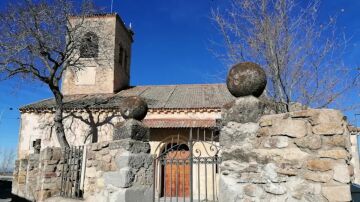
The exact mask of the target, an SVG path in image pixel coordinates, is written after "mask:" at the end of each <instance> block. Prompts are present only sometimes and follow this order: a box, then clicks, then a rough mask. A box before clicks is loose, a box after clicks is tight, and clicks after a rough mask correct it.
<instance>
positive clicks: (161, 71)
mask: <svg viewBox="0 0 360 202" xmlns="http://www.w3.org/2000/svg"><path fill="white" fill-rule="evenodd" d="M9 1H10V0H1V1H0V10H3V9H4V6H5V5H6V3H7V2H9ZM222 1H223V0H151V1H149V0H114V9H113V10H114V12H117V13H119V14H120V15H121V16H122V18H123V20H124V21H125V23H126V24H129V23H131V24H132V27H133V29H134V31H135V42H134V44H133V52H132V61H131V85H147V84H184V83H219V82H223V81H224V79H225V76H224V73H225V72H226V68H227V67H225V66H224V65H223V64H222V63H221V62H220V61H219V60H217V59H216V58H214V56H213V55H212V53H211V52H210V51H209V48H211V45H210V44H209V41H210V40H218V39H219V36H218V35H217V33H216V30H215V26H214V25H213V24H212V22H211V20H210V9H211V8H216V7H218V6H219V4H220V2H222ZM110 2H111V0H95V3H96V4H97V5H98V6H99V7H102V8H103V9H104V10H105V11H110ZM359 9H360V1H359V0H324V1H323V3H322V6H321V8H320V20H321V19H326V18H328V17H329V16H330V15H332V14H334V13H336V14H339V19H338V26H339V28H340V29H342V30H344V31H345V33H346V35H347V36H350V37H352V41H351V44H350V49H349V50H350V51H349V53H348V54H347V55H346V58H345V60H346V61H347V63H348V65H352V66H360V57H359V55H360V12H359ZM48 97H51V94H50V92H49V91H48V90H47V88H46V87H45V86H41V85H27V84H26V83H21V82H19V81H17V80H16V81H15V80H12V81H5V82H0V116H1V114H2V117H1V119H0V148H1V147H8V148H15V147H16V146H17V141H18V127H19V120H18V117H19V112H18V107H19V106H22V105H24V104H28V103H31V102H35V101H37V100H40V99H44V98H48ZM358 99H359V95H356V94H354V95H353V96H352V97H351V98H349V100H350V101H352V102H359V100H358ZM10 107H12V108H13V110H9V108H10ZM353 114H354V113H353V112H347V113H346V115H348V116H349V118H350V119H353V117H354V115H353ZM359 119H360V117H359Z"/></svg>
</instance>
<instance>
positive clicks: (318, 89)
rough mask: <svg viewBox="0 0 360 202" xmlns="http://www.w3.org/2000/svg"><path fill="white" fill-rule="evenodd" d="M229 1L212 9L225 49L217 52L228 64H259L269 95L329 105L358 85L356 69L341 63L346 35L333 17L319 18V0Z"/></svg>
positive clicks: (279, 98) (303, 102) (277, 99)
mask: <svg viewBox="0 0 360 202" xmlns="http://www.w3.org/2000/svg"><path fill="white" fill-rule="evenodd" d="M304 4H305V2H303V1H295V0H230V6H229V7H228V8H227V9H217V10H213V11H212V18H213V20H214V22H215V24H216V25H217V27H218V28H219V31H220V33H221V35H222V36H223V39H224V42H221V43H217V44H216V45H220V46H222V47H223V48H225V49H226V51H224V52H225V54H219V53H218V52H215V54H216V55H217V56H219V57H221V59H223V60H224V61H225V63H226V65H231V64H234V63H237V62H242V61H253V62H257V63H259V64H260V65H261V66H262V67H263V68H264V69H265V70H266V72H267V75H268V77H269V82H268V86H267V91H266V92H267V94H268V96H270V97H271V98H273V99H274V100H275V101H278V102H282V103H285V104H287V110H289V104H290V103H291V102H300V103H302V104H305V105H307V106H312V107H319V108H321V107H327V106H328V105H330V104H333V103H334V102H335V101H336V100H338V99H339V98H340V97H341V96H342V95H344V93H346V92H348V90H350V89H355V90H356V89H357V87H358V86H359V77H360V76H359V71H358V70H356V68H349V67H347V66H346V64H345V63H344V62H343V56H344V54H345V53H346V51H347V43H348V39H346V38H345V36H344V35H342V34H339V33H338V30H337V27H336V16H333V17H330V19H329V21H328V22H327V23H318V11H319V5H320V0H314V1H309V3H307V4H306V5H304Z"/></svg>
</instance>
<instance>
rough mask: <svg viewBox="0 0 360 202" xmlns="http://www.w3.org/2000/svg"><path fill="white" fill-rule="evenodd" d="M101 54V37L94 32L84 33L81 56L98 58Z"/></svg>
mask: <svg viewBox="0 0 360 202" xmlns="http://www.w3.org/2000/svg"><path fill="white" fill-rule="evenodd" d="M98 54H99V38H98V36H97V35H96V34H95V33H93V32H88V33H86V34H85V35H84V37H83V39H82V41H81V46H80V57H81V58H96V57H98Z"/></svg>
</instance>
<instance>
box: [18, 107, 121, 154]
mask: <svg viewBox="0 0 360 202" xmlns="http://www.w3.org/2000/svg"><path fill="white" fill-rule="evenodd" d="M68 115H69V114H64V117H66V116H68ZM75 115H76V116H81V117H83V118H84V119H88V114H87V113H86V112H82V113H80V112H76V113H75ZM93 115H94V117H95V122H96V123H101V122H103V120H104V118H105V117H107V116H109V113H107V112H94V113H93ZM122 120H123V119H122V118H121V117H120V115H119V114H116V116H115V117H114V118H113V119H111V121H110V122H107V123H104V124H103V125H102V126H100V127H98V141H99V142H102V141H109V140H112V135H113V129H114V125H115V124H116V123H118V122H120V121H122ZM64 126H65V133H66V138H67V140H68V141H69V144H70V145H74V146H78V145H84V143H85V142H84V140H85V137H86V136H87V134H89V131H90V127H89V125H88V124H86V123H84V122H83V121H81V120H80V119H78V118H74V117H72V116H68V117H67V118H65V120H64ZM19 133H20V134H19V146H18V156H19V158H24V157H25V156H27V155H28V154H30V153H33V152H34V149H33V147H32V142H33V141H35V140H36V139H41V148H42V149H43V148H45V147H53V146H55V147H59V146H60V145H59V142H58V140H57V137H56V134H55V131H54V127H53V114H52V113H42V114H39V113H22V114H21V128H20V132H19ZM90 141H91V137H90V138H89V139H88V141H87V142H90Z"/></svg>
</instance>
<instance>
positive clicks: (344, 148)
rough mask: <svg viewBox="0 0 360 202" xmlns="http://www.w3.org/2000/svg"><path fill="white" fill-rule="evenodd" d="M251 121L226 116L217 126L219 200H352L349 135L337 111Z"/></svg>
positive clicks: (299, 113) (322, 111)
mask: <svg viewBox="0 0 360 202" xmlns="http://www.w3.org/2000/svg"><path fill="white" fill-rule="evenodd" d="M233 107H236V106H233ZM250 110H251V109H250ZM232 111H236V110H229V108H228V109H226V110H225V113H231V112H232ZM260 116H261V115H259V117H260ZM253 120H255V121H252V122H250V121H242V122H239V121H238V122H235V121H231V120H230V121H227V122H225V123H224V127H223V128H222V130H221V135H220V145H221V146H222V149H223V153H222V157H223V162H222V165H221V176H220V192H219V193H220V196H219V199H220V201H224V202H225V201H263V200H266V201H351V194H350V183H351V181H353V178H354V177H353V174H354V170H353V166H352V165H351V164H350V160H351V153H350V147H351V143H350V134H349V131H348V129H347V123H346V121H345V120H344V116H343V115H342V114H341V112H339V111H336V110H328V109H321V110H314V109H309V110H303V111H296V112H290V113H283V114H275V115H264V116H261V118H258V119H256V117H255V118H254V119H253Z"/></svg>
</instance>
